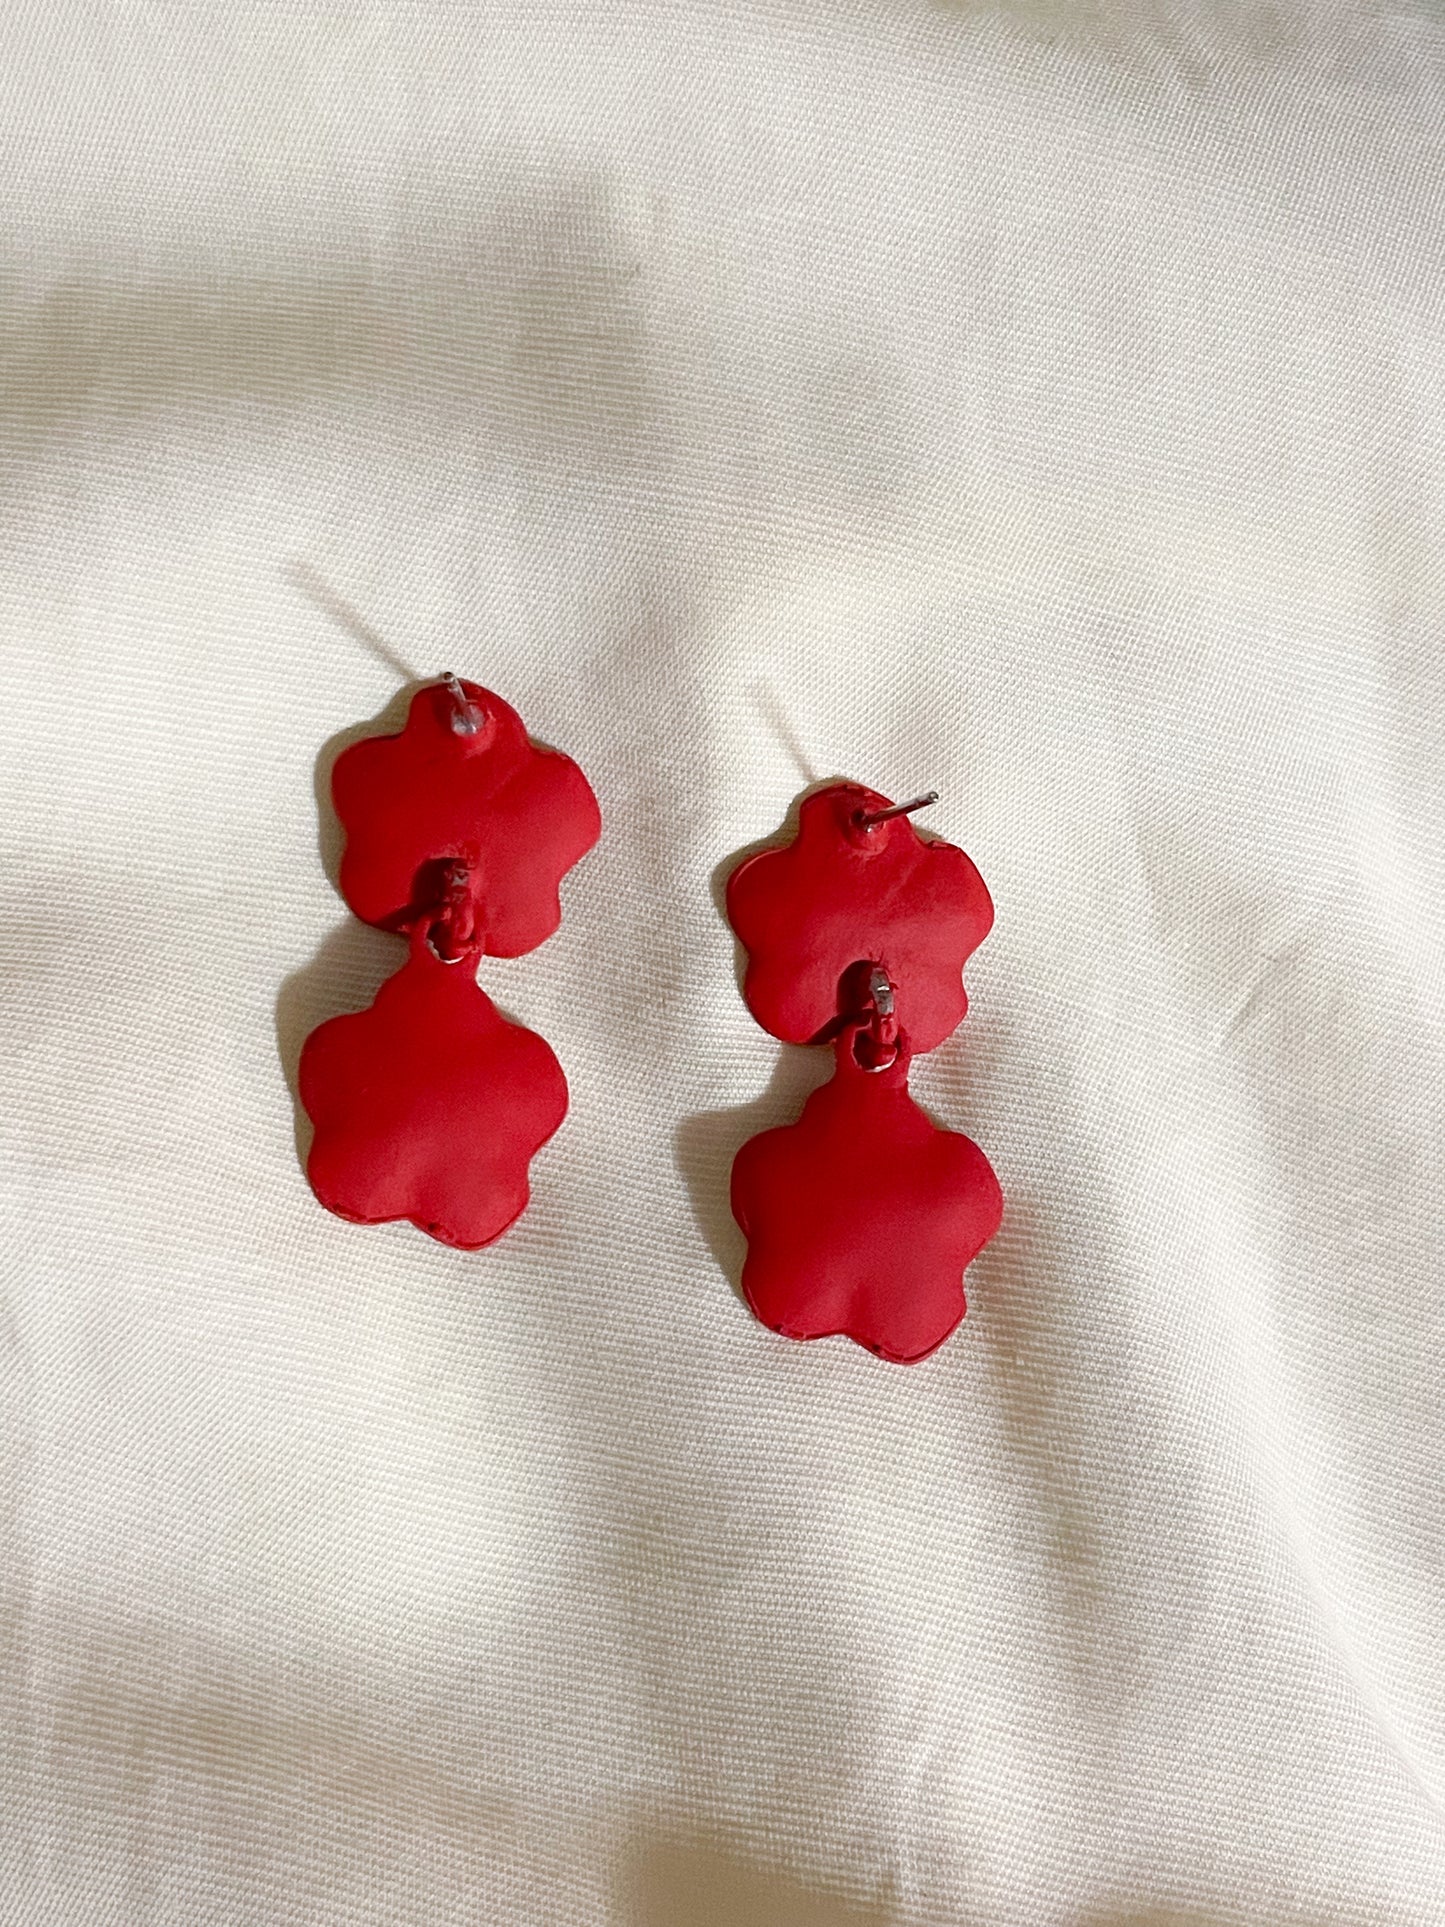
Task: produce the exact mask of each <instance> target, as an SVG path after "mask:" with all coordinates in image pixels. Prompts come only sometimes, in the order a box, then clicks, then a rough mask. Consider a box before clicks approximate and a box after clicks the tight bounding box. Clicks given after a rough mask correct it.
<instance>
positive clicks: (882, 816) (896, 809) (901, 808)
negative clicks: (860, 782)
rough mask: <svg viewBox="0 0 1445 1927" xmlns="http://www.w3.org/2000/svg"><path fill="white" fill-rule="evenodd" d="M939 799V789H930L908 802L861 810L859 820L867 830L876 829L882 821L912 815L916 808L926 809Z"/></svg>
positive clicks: (885, 821)
mask: <svg viewBox="0 0 1445 1927" xmlns="http://www.w3.org/2000/svg"><path fill="white" fill-rule="evenodd" d="M937 801H938V791H937V790H929V791H928V793H927V795H925V796H915V797H913V798H912V800H911V801H910V802H907V803H894V804H892V805H890V807H889V808H888V809H886V810H859V812H858V821H859V822H860V823H861V824H862V825H863V827H864V829H865V830H874V829H877V827H878V825H879V824H880V823H887V822H889V821H890V820H891V819H892V818H893V817H895V816H912V814H913V812H914V811H915V810H926V809H927V808H928V807H929V805H930V804H933V803H936V802H937Z"/></svg>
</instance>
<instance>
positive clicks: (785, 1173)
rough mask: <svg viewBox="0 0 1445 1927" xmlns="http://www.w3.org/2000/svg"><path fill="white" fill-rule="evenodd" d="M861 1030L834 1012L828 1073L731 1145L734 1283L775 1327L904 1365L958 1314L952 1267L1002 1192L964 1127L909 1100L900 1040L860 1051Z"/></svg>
mask: <svg viewBox="0 0 1445 1927" xmlns="http://www.w3.org/2000/svg"><path fill="white" fill-rule="evenodd" d="M869 1041H870V1040H869V1033H868V1030H867V1029H866V1028H863V1027H861V1026H859V1025H858V1024H849V1025H847V1026H846V1027H845V1029H844V1030H843V1032H842V1033H841V1035H840V1036H839V1037H838V1040H837V1042H836V1044H835V1046H834V1049H835V1052H836V1056H837V1064H836V1068H835V1070H834V1072H833V1076H832V1078H831V1079H830V1081H829V1082H828V1083H826V1084H824V1085H823V1087H822V1088H821V1089H820V1090H816V1091H814V1093H813V1095H812V1096H811V1097H810V1098H809V1099H808V1101H807V1103H806V1104H805V1105H804V1107H803V1115H802V1116H801V1117H800V1118H799V1119H798V1121H797V1123H796V1124H785V1125H783V1126H782V1127H781V1128H780V1129H778V1130H775V1131H764V1132H763V1133H762V1134H761V1136H759V1137H755V1138H750V1139H749V1141H748V1142H747V1143H746V1144H745V1145H744V1146H743V1148H742V1149H741V1151H739V1153H738V1155H737V1159H736V1161H735V1162H734V1164H733V1179H732V1204H733V1215H734V1217H735V1218H736V1219H737V1221H738V1223H739V1224H740V1225H741V1226H742V1229H743V1231H744V1233H745V1234H746V1236H747V1240H748V1256H747V1263H746V1264H745V1265H744V1267H743V1290H744V1292H745V1293H746V1294H747V1300H748V1303H749V1304H750V1305H751V1306H752V1308H753V1310H754V1311H755V1312H756V1313H757V1315H758V1317H759V1318H760V1319H761V1320H762V1322H763V1323H764V1324H765V1325H769V1326H771V1327H772V1329H773V1330H774V1331H776V1332H781V1333H782V1334H783V1336H784V1337H785V1338H827V1337H830V1336H832V1335H833V1334H835V1333H845V1334H846V1335H847V1336H848V1337H849V1338H851V1339H853V1340H854V1341H855V1342H856V1343H857V1344H859V1345H863V1346H865V1347H866V1348H867V1349H868V1350H869V1351H870V1352H876V1353H877V1354H878V1356H879V1357H880V1358H886V1359H889V1360H891V1361H892V1363H894V1364H895V1365H913V1364H916V1363H917V1362H918V1360H919V1359H921V1358H927V1356H928V1354H929V1353H930V1352H932V1351H936V1350H937V1349H938V1347H939V1346H940V1345H941V1344H942V1343H943V1341H944V1339H945V1338H947V1337H948V1335H949V1333H950V1332H952V1330H953V1329H954V1327H955V1326H956V1325H957V1324H958V1321H959V1320H960V1319H961V1318H962V1317H963V1314H964V1311H965V1309H966V1300H965V1297H964V1290H963V1274H964V1270H965V1268H966V1267H967V1266H968V1265H969V1264H971V1263H972V1261H973V1260H974V1259H975V1258H976V1257H977V1256H978V1254H979V1252H980V1251H982V1249H983V1247H984V1246H985V1245H986V1244H987V1243H988V1241H989V1239H990V1238H991V1237H992V1236H993V1234H994V1233H995V1232H996V1231H997V1230H998V1227H999V1222H1000V1219H1001V1218H1002V1216H1003V1193H1002V1191H1001V1190H1000V1189H999V1182H998V1179H997V1178H996V1177H995V1176H994V1173H993V1167H992V1165H990V1163H989V1161H988V1159H987V1158H986V1157H985V1156H984V1154H983V1152H982V1151H980V1149H979V1148H978V1146H977V1145H976V1144H975V1143H974V1142H973V1140H972V1139H971V1138H966V1137H963V1136H961V1135H960V1134H959V1133H958V1132H957V1131H945V1130H940V1128H939V1127H938V1126H937V1125H936V1124H934V1123H932V1122H931V1121H930V1120H929V1119H928V1118H927V1117H925V1115H924V1114H923V1112H922V1111H921V1110H920V1109H919V1108H918V1106H917V1105H916V1104H915V1103H914V1101H913V1098H912V1097H911V1096H910V1094H909V1090H908V1065H909V1051H908V1046H907V1042H906V1040H905V1039H903V1038H899V1039H898V1040H897V1044H896V1048H895V1051H894V1054H893V1056H892V1058H891V1061H888V1062H885V1063H883V1064H879V1065H873V1064H869V1063H868V1062H866V1057H867V1054H868V1044H869Z"/></svg>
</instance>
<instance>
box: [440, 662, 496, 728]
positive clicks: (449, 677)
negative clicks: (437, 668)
mask: <svg viewBox="0 0 1445 1927" xmlns="http://www.w3.org/2000/svg"><path fill="white" fill-rule="evenodd" d="M441 680H442V681H443V682H444V683H445V684H446V686H447V690H448V692H449V693H450V695H451V699H452V701H453V702H454V703H455V704H456V711H455V713H454V714H453V716H452V728H453V729H454V730H455V731H456V733H457V735H458V736H475V735H476V733H477V731H478V730H479V729H480V728H481V726H482V724H483V723H484V722H485V721H486V720H487V719H486V717H485V715H484V714H483V713H482V710H481V708H480V706H479V705H478V704H476V703H474V702H473V701H472V699H471V697H470V696H469V695H468V694H467V692H466V690H465V689H463V688H462V685H461V682H460V680H459V679H458V678H457V677H456V676H454V675H453V674H452V672H451V670H450V669H444V670H443V671H442V673H441Z"/></svg>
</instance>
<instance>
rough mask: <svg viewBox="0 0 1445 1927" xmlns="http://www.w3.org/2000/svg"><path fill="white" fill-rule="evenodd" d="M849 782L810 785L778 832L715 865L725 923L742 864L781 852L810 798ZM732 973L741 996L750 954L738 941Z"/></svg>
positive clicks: (711, 889) (716, 895)
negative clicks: (734, 880) (735, 876)
mask: <svg viewBox="0 0 1445 1927" xmlns="http://www.w3.org/2000/svg"><path fill="white" fill-rule="evenodd" d="M849 780H850V779H849V778H848V777H846V776H822V777H819V779H818V781H817V782H816V783H809V785H808V787H807V788H806V789H804V790H799V792H798V794H797V795H796V796H795V797H794V798H793V800H792V802H791V803H790V804H789V805H788V810H787V814H786V816H784V818H783V820H782V822H781V823H780V824H779V825H778V827H777V829H775V830H773V831H772V832H771V833H770V834H769V835H767V836H760V837H759V838H758V840H757V841H756V842H755V843H745V844H744V845H743V846H742V848H741V849H739V850H734V851H733V852H732V854H731V855H730V856H725V857H724V858H723V860H722V862H721V863H718V864H715V865H714V867H713V869H712V870H711V872H710V873H709V875H708V893H709V895H710V896H711V897H712V902H713V908H714V909H715V910H716V911H717V913H718V915H719V917H721V918H722V920H723V922H724V923H726V922H727V920H728V878H729V877H730V876H731V875H732V873H733V871H734V870H736V869H737V868H738V866H739V865H740V864H743V863H746V862H747V860H748V858H749V857H750V856H761V855H762V853H763V851H764V850H780V849H782V848H783V847H784V846H785V845H786V844H789V843H792V842H793V841H794V840H795V839H796V837H797V834H798V812H799V811H800V810H801V809H802V807H803V805H804V804H805V803H806V802H807V800H808V798H809V797H810V796H815V795H816V794H817V792H818V791H819V790H828V789H832V788H834V786H835V785H836V784H838V783H846V782H848V781H849ZM733 972H734V975H735V976H736V978H737V986H738V990H739V992H741V990H742V987H743V978H744V976H745V974H746V972H747V952H746V951H745V950H744V949H743V947H742V945H741V944H740V943H738V942H737V940H736V939H734V941H733Z"/></svg>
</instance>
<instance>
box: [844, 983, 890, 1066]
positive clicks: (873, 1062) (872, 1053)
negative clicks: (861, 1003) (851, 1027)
mask: <svg viewBox="0 0 1445 1927" xmlns="http://www.w3.org/2000/svg"><path fill="white" fill-rule="evenodd" d="M868 1000H869V1002H870V1004H871V1005H872V1010H871V1012H870V1013H869V1014H868V1016H867V1017H866V1018H864V1019H862V1020H861V1021H860V1028H859V1030H858V1032H857V1033H856V1035H855V1037H854V1040H853V1056H854V1060H855V1061H856V1063H857V1065H858V1067H859V1069H860V1070H865V1071H868V1072H869V1073H870V1074H875V1075H876V1073H877V1072H879V1071H886V1070H891V1069H892V1068H893V1066H894V1065H895V1064H896V1063H897V1062H898V1016H897V1007H896V1001H895V998H894V994H893V979H892V978H891V977H890V976H889V975H888V972H887V971H886V970H885V969H884V968H883V966H882V964H874V965H873V966H872V967H871V968H870V970H869V972H868ZM865 1039H866V1045H867V1048H866V1052H864V1053H863V1054H860V1052H859V1050H858V1046H859V1044H861V1043H863V1042H864V1041H865Z"/></svg>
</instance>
